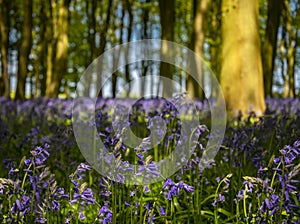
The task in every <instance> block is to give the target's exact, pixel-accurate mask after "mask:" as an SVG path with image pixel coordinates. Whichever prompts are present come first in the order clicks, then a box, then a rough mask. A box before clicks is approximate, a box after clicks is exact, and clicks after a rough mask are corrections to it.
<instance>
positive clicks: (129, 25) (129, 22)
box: [125, 0, 133, 97]
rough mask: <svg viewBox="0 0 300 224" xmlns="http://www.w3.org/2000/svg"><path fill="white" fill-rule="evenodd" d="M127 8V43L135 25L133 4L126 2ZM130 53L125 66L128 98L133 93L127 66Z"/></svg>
mask: <svg viewBox="0 0 300 224" xmlns="http://www.w3.org/2000/svg"><path fill="white" fill-rule="evenodd" d="M125 7H126V10H127V13H128V17H129V18H128V19H129V21H128V28H127V42H130V41H131V33H132V32H131V31H132V24H133V14H132V7H131V3H130V2H129V0H125ZM129 53H130V52H128V50H127V52H126V53H125V61H126V66H125V78H126V82H127V85H128V91H127V97H129V95H130V91H131V86H130V70H129V68H130V65H128V64H127V62H128V57H129Z"/></svg>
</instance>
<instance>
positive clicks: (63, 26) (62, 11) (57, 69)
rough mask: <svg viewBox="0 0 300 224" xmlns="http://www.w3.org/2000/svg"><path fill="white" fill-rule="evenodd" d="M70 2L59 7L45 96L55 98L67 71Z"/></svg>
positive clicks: (63, 2) (64, 2) (67, 1)
mask: <svg viewBox="0 0 300 224" xmlns="http://www.w3.org/2000/svg"><path fill="white" fill-rule="evenodd" d="M70 1H71V0H63V1H62V3H61V5H60V7H59V19H58V23H57V39H56V48H55V49H56V50H55V51H56V52H55V58H54V68H53V73H52V77H51V82H50V83H47V90H46V96H47V97H57V96H58V94H59V88H60V84H61V80H62V77H63V75H64V74H65V73H66V70H67V53H68V44H69V41H68V25H69V20H68V17H69V5H70Z"/></svg>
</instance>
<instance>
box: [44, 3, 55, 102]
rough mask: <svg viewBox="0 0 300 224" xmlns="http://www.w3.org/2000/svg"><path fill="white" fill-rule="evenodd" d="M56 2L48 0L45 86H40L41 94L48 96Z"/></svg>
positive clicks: (52, 67) (51, 72)
mask: <svg viewBox="0 0 300 224" xmlns="http://www.w3.org/2000/svg"><path fill="white" fill-rule="evenodd" d="M56 7H57V6H56V2H55V0H49V8H48V10H47V11H48V14H47V26H46V31H45V42H46V45H47V46H46V52H47V53H46V66H47V69H46V78H45V79H46V80H44V81H45V83H46V85H45V86H44V87H45V88H42V92H41V95H42V96H49V97H50V89H49V85H50V84H51V82H52V77H53V70H54V49H55V45H54V40H55V39H56V37H57V28H56V17H55V15H56Z"/></svg>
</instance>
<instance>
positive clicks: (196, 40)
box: [187, 0, 210, 99]
mask: <svg viewBox="0 0 300 224" xmlns="http://www.w3.org/2000/svg"><path fill="white" fill-rule="evenodd" d="M209 4H210V0H194V22H193V31H192V37H191V47H190V48H191V49H192V50H193V51H194V52H195V54H197V55H198V56H200V57H201V58H203V45H204V38H205V17H206V13H207V9H208V6H209ZM193 63H194V64H193V66H195V67H196V69H197V70H196V71H197V79H198V82H199V83H201V85H202V88H201V87H200V86H199V84H198V82H197V81H196V80H195V79H194V78H193V77H191V76H190V75H187V91H188V94H189V95H190V96H191V97H195V98H199V99H203V97H204V91H203V88H204V83H203V81H204V77H203V74H202V73H203V71H202V66H201V64H200V65H199V64H195V62H193Z"/></svg>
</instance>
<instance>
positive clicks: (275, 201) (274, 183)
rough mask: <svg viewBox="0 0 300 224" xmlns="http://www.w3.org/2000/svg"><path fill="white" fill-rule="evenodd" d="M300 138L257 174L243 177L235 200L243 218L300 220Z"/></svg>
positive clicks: (265, 220) (266, 220) (273, 220)
mask: <svg viewBox="0 0 300 224" xmlns="http://www.w3.org/2000/svg"><path fill="white" fill-rule="evenodd" d="M299 180H300V141H295V142H294V144H293V145H291V146H290V145H287V146H285V147H284V148H283V149H281V150H280V155H279V156H278V157H275V158H273V161H271V162H270V165H269V166H268V167H261V168H260V169H259V170H258V173H257V177H249V176H245V177H244V182H243V189H242V190H240V191H239V192H238V194H237V197H236V199H235V202H236V204H237V206H239V205H242V207H243V219H242V220H243V221H248V222H252V221H255V222H256V223H270V222H271V223H276V222H277V223H299V222H300V218H299V217H300V205H299V202H300V201H299V199H300V198H299V197H300V181H299Z"/></svg>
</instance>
